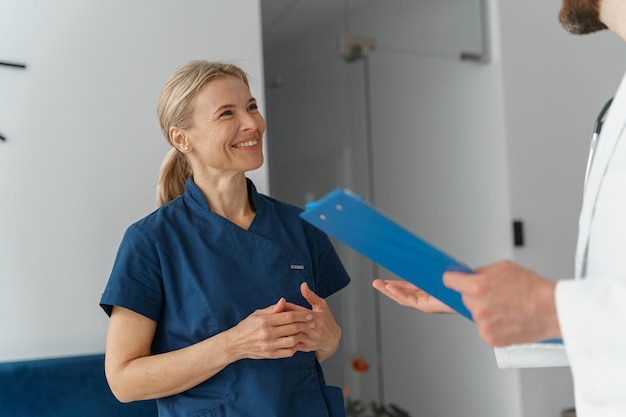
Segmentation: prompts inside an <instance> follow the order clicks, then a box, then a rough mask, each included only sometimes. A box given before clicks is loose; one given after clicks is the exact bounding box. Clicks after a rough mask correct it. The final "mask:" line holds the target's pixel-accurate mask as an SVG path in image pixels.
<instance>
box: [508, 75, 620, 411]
mask: <svg viewBox="0 0 626 417" xmlns="http://www.w3.org/2000/svg"><path fill="white" fill-rule="evenodd" d="M624 136H626V76H625V77H624V79H623V80H622V83H621V85H620V87H619V89H618V91H617V94H616V96H615V98H614V100H613V103H612V105H611V108H610V109H609V112H608V114H607V118H606V121H605V123H604V125H603V127H602V131H601V133H600V139H599V142H598V146H597V148H596V155H595V157H594V160H593V164H592V166H591V171H590V172H589V178H588V181H587V184H586V186H585V191H584V197H583V205H582V210H581V214H580V219H579V236H578V246H577V251H576V279H575V280H562V281H559V282H558V284H557V287H556V305H557V311H558V317H559V322H560V325H561V331H562V334H563V347H559V346H558V345H549V346H542V345H524V346H511V347H508V348H503V349H496V358H497V359H498V365H499V366H501V367H507V366H513V367H516V366H531V367H532V366H535V367H537V366H561V365H567V363H568V362H569V365H570V367H571V371H572V375H573V380H574V391H575V401H576V414H577V417H626V138H624ZM587 246H588V249H587ZM586 252H587V253H586ZM559 351H560V353H561V354H559Z"/></svg>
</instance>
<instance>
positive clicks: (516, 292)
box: [373, 0, 626, 417]
mask: <svg viewBox="0 0 626 417" xmlns="http://www.w3.org/2000/svg"><path fill="white" fill-rule="evenodd" d="M559 19H560V21H561V24H562V25H563V27H564V28H565V29H567V30H568V31H569V32H571V33H575V34H586V33H592V32H595V31H598V30H602V29H606V28H609V29H610V30H612V31H613V32H615V33H617V34H618V35H619V36H621V37H622V38H623V39H624V40H626V1H625V0H563V4H562V7H561V12H560V14H559ZM624 136H626V76H625V77H624V80H623V81H622V83H621V85H620V87H619V89H618V91H617V94H616V96H615V98H614V99H613V102H612V104H611V106H610V108H609V109H608V112H607V113H606V117H605V119H604V123H603V124H602V130H601V133H600V135H599V140H598V142H597V147H596V148H595V155H591V157H590V158H589V161H590V162H589V166H588V168H587V169H588V175H587V178H586V184H585V189H584V198H583V205H582V210H581V214H580V220H579V236H578V247H577V252H576V277H575V278H576V279H574V280H561V281H553V280H550V279H546V278H544V277H541V276H539V275H538V274H536V273H534V272H532V271H530V270H528V269H525V268H523V267H521V266H520V265H517V264H515V263H513V262H509V261H504V262H499V263H496V264H492V265H488V266H485V267H482V268H479V269H477V270H476V273H475V274H464V273H459V272H447V273H446V274H445V275H444V283H445V285H447V286H448V287H450V288H453V289H455V290H457V291H459V292H460V293H461V294H462V296H463V302H464V304H465V305H466V306H467V308H468V309H469V310H470V312H471V313H472V316H473V318H474V321H475V322H476V325H477V327H478V331H479V333H480V335H481V337H482V338H483V340H484V341H485V342H486V343H487V344H489V345H491V346H495V347H496V357H497V359H498V364H499V365H500V366H554V365H565V364H568V363H569V365H570V366H571V371H572V375H573V380H574V390H575V400H576V414H577V416H578V417H617V416H619V417H626V138H624ZM373 285H374V287H375V288H376V289H378V290H379V291H380V292H382V293H383V294H385V295H387V296H388V297H390V298H391V299H393V300H395V301H396V302H398V303H400V304H402V305H406V306H410V307H414V308H417V309H419V310H422V311H425V312H429V313H444V312H448V313H451V312H453V311H452V310H451V309H450V308H449V307H447V306H445V305H444V304H442V303H440V302H439V301H438V300H436V299H434V298H433V297H430V296H429V295H428V294H426V293H424V292H422V291H421V290H419V289H418V288H416V287H415V286H413V285H412V284H410V283H408V282H406V281H398V280H380V279H377V280H375V281H374V283H373ZM553 339H557V340H562V343H537V342H542V341H546V340H553Z"/></svg>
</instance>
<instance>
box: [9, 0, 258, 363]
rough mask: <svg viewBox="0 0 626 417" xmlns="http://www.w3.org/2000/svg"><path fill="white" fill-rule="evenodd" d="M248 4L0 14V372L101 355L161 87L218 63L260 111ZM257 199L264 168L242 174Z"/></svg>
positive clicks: (147, 3)
mask: <svg viewBox="0 0 626 417" xmlns="http://www.w3.org/2000/svg"><path fill="white" fill-rule="evenodd" d="M260 27H261V26H260V9H259V1H258V0H236V1H229V2H225V3H215V2H206V1H200V0H186V1H178V2H154V1H151V0H137V1H131V2H128V1H122V0H109V1H90V2H84V1H81V0H58V1H54V2H48V1H43V0H40V1H38V0H1V1H0V60H6V61H17V62H25V63H26V64H27V65H28V68H27V69H26V70H25V71H21V70H17V69H11V68H4V67H0V132H1V133H2V134H3V135H4V136H6V137H7V139H8V140H7V142H6V143H0V317H2V319H0V360H3V361H4V360H14V359H23V358H33V357H50V356H58V355H70V354H78V353H91V352H102V351H103V350H104V337H105V332H106V325H107V319H106V316H105V314H104V313H103V312H102V311H101V309H100V307H99V306H98V301H99V297H100V293H101V292H102V290H103V288H104V285H105V282H106V280H107V278H108V274H109V273H110V270H111V266H112V262H113V257H114V255H115V252H116V250H117V245H118V244H119V241H120V240H121V237H122V233H123V232H124V229H125V228H126V227H127V226H128V225H129V224H130V223H131V222H133V221H135V220H138V219H139V218H141V217H143V216H144V215H146V214H148V213H149V212H150V211H152V210H154V208H155V207H156V206H155V186H156V181H157V178H158V170H159V165H160V163H161V160H162V158H163V156H164V155H165V152H166V151H167V149H168V147H167V146H166V142H165V139H164V138H163V136H162V135H161V133H160V130H159V127H158V121H157V118H156V111H155V109H156V101H157V98H158V95H159V93H160V90H161V87H162V86H163V84H164V83H165V81H166V79H167V78H168V77H169V76H170V74H171V73H172V72H173V71H174V69H175V68H176V67H178V66H179V65H182V64H184V63H186V62H187V61H189V60H191V59H208V60H228V61H233V62H235V63H237V64H239V65H241V66H242V67H243V68H244V69H245V70H246V71H247V72H248V73H249V75H250V81H251V87H252V90H253V94H254V95H255V96H256V97H257V99H258V100H259V103H260V104H261V106H262V108H263V106H264V104H263V103H264V90H263V66H262V62H263V58H262V45H261V29H260ZM251 177H252V178H253V179H254V180H255V182H256V183H257V185H258V186H259V188H260V189H261V190H263V191H267V187H268V184H267V182H268V181H267V174H266V169H265V168H261V169H260V170H259V171H258V172H255V173H251Z"/></svg>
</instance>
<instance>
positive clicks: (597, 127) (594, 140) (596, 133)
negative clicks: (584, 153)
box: [580, 98, 626, 278]
mask: <svg viewBox="0 0 626 417" xmlns="http://www.w3.org/2000/svg"><path fill="white" fill-rule="evenodd" d="M612 103H613V98H611V99H610V100H609V101H607V102H606V104H605V105H604V107H602V110H600V114H598V118H597V119H596V122H595V124H594V126H593V136H592V137H591V145H590V146H589V158H588V159H587V171H586V172H585V190H586V188H587V180H588V179H589V173H590V172H591V166H592V165H593V159H594V157H595V154H596V148H597V147H598V141H599V140H600V132H601V130H602V125H603V124H604V121H605V119H606V116H607V113H608V111H609V108H610V107H611V104H612ZM625 128H626V124H624V126H623V127H622V130H621V131H620V132H619V137H621V136H622V133H623V132H624V129H625ZM616 145H617V143H616ZM614 153H615V148H613V152H611V157H612V156H613V154H614ZM607 169H608V162H607V166H606V167H605V169H604V172H603V173H602V178H604V176H605V175H606V171H607ZM597 199H598V194H596V196H595V200H594V202H593V208H592V210H591V219H590V220H589V221H593V217H594V215H595V211H596V203H597ZM590 238H591V233H588V234H587V241H586V242H585V248H584V251H583V258H582V264H581V270H580V276H581V277H583V278H584V277H585V276H586V275H587V260H588V257H589V240H590Z"/></svg>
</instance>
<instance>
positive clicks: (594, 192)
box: [576, 77, 626, 278]
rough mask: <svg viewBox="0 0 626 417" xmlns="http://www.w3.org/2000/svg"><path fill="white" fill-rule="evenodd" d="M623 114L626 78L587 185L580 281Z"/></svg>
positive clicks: (581, 228) (580, 233)
mask: <svg viewBox="0 0 626 417" xmlns="http://www.w3.org/2000/svg"><path fill="white" fill-rule="evenodd" d="M624 114H626V77H624V79H622V83H621V85H620V87H619V89H618V92H617V95H616V96H615V99H614V100H613V103H612V105H611V108H610V109H609V112H608V114H607V118H606V121H605V123H604V125H603V127H602V131H601V133H600V138H599V142H598V146H597V148H596V154H595V157H594V159H593V164H592V166H591V170H590V172H589V178H588V180H587V184H586V186H585V191H584V196H583V203H582V209H581V212H580V219H579V224H578V227H579V230H578V244H577V247H576V277H577V278H581V277H582V274H583V266H584V262H585V257H586V256H585V253H586V251H587V243H588V239H589V233H590V231H591V224H592V222H593V214H594V210H595V205H596V201H597V199H598V193H599V192H600V187H601V186H602V181H603V179H604V173H605V170H606V168H607V165H608V164H609V163H610V159H611V156H612V155H613V150H614V149H615V146H616V144H617V142H618V141H619V138H620V133H621V132H622V130H623V128H624V122H625V120H626V119H625V118H624V117H621V116H622V115H624Z"/></svg>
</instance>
